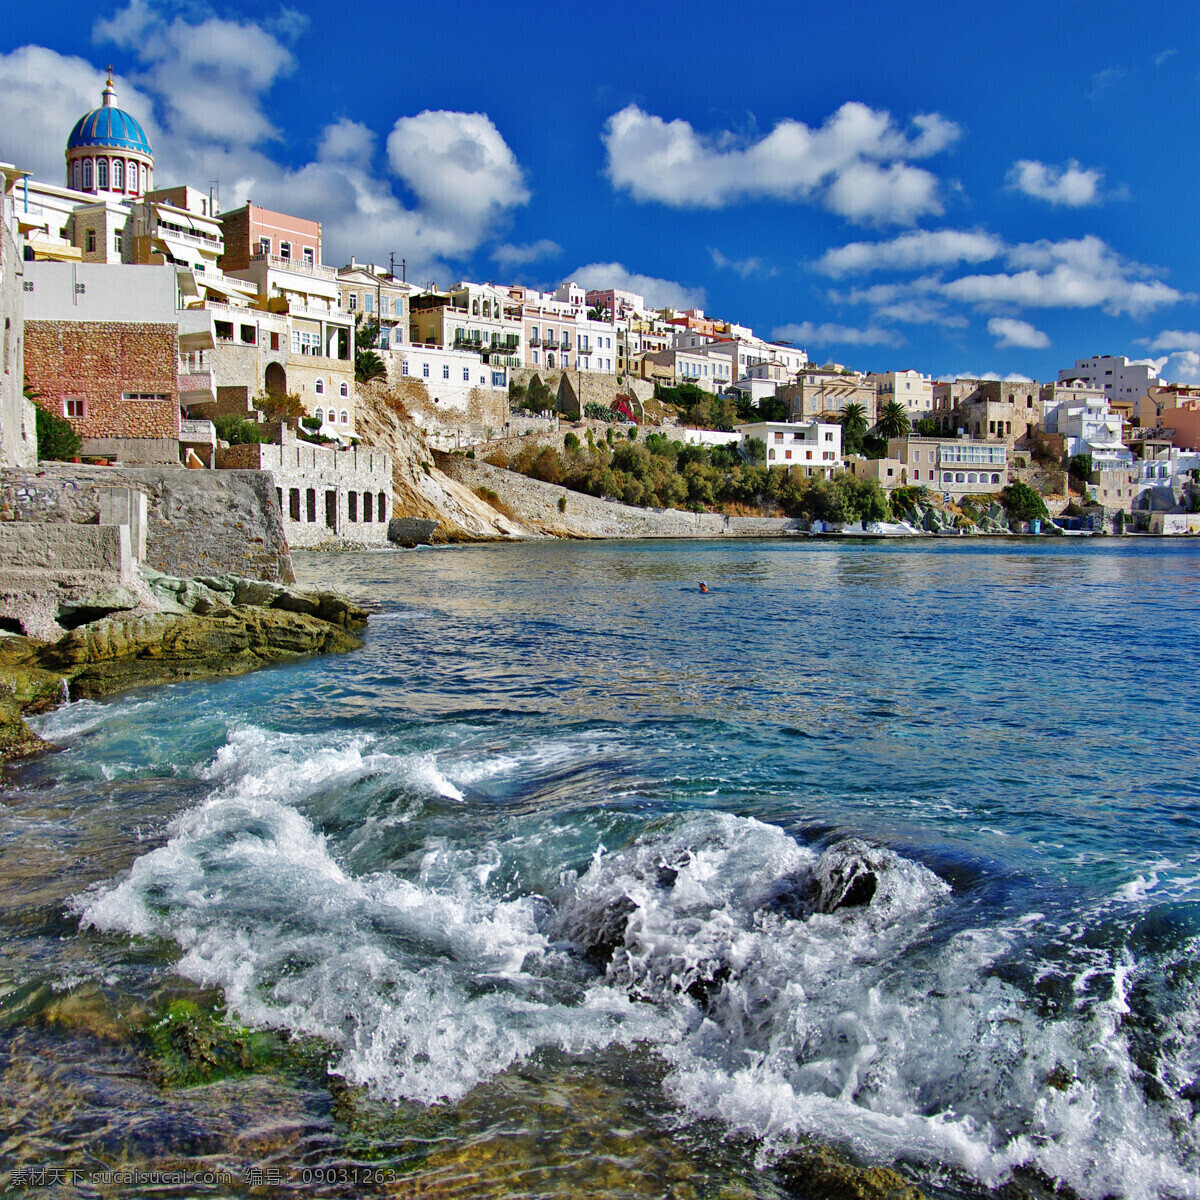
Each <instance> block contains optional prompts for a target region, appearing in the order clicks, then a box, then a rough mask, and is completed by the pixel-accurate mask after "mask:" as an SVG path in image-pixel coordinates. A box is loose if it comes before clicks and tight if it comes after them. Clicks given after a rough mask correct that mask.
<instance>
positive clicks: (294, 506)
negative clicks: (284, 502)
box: [288, 488, 300, 521]
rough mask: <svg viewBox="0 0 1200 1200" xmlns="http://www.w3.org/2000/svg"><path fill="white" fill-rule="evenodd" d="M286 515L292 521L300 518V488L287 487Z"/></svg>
mask: <svg viewBox="0 0 1200 1200" xmlns="http://www.w3.org/2000/svg"><path fill="white" fill-rule="evenodd" d="M288 516H289V517H291V518H292V520H293V521H298V520H300V489H299V488H288Z"/></svg>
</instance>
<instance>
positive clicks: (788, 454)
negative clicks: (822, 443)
mask: <svg viewBox="0 0 1200 1200" xmlns="http://www.w3.org/2000/svg"><path fill="white" fill-rule="evenodd" d="M783 457H784V458H791V457H792V452H791V451H790V450H785V451H784V452H783ZM808 457H809V458H812V451H811V450H810V451H809V453H808Z"/></svg>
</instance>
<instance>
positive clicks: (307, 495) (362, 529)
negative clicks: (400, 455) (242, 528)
mask: <svg viewBox="0 0 1200 1200" xmlns="http://www.w3.org/2000/svg"><path fill="white" fill-rule="evenodd" d="M285 436H286V438H287V440H286V442H285V444H284V445H282V446H276V445H270V444H261V445H251V446H229V447H226V448H224V449H218V450H217V467H218V470H219V472H222V473H223V472H224V471H226V470H228V469H230V468H242V469H244V468H247V467H254V468H257V469H258V470H261V471H267V472H269V473H270V477H271V480H272V482H273V483H274V486H275V489H276V499H277V501H278V504H279V508H280V510H281V513H282V517H283V527H284V531H285V532H286V534H287V539H288V544H289V545H290V546H293V547H296V548H298V549H313V548H316V547H337V546H382V545H386V544H387V523H388V519H389V518H390V517H391V516H392V460H391V458H390V457H389V456H388V455H387V454H385V453H384V452H383V451H382V450H373V449H362V448H356V449H353V450H332V449H330V448H328V447H326V446H314V445H311V444H310V443H307V442H298V441H297V440H296V439H295V436H294V435H285Z"/></svg>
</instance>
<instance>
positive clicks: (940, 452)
mask: <svg viewBox="0 0 1200 1200" xmlns="http://www.w3.org/2000/svg"><path fill="white" fill-rule="evenodd" d="M888 456H889V457H890V458H895V459H899V460H900V462H901V463H902V464H903V467H904V474H903V476H902V478H901V483H904V484H917V485H920V486H921V487H927V488H929V489H930V490H931V491H937V492H944V493H946V494H947V495H949V496H950V497H951V498H953V499H958V498H959V497H961V496H973V495H986V494H989V493H996V492H1000V491H1002V490H1003V489H1004V488H1005V487H1007V486H1008V446H1007V445H1006V444H1005V443H1004V442H984V441H976V440H974V439H973V438H924V437H904V438H893V439H892V440H891V441H890V442H889V443H888Z"/></svg>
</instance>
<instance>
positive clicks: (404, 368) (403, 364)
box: [400, 358, 408, 375]
mask: <svg viewBox="0 0 1200 1200" xmlns="http://www.w3.org/2000/svg"><path fill="white" fill-rule="evenodd" d="M400 374H401V375H407V374H408V359H407V358H406V359H404V361H403V362H401V364H400Z"/></svg>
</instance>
